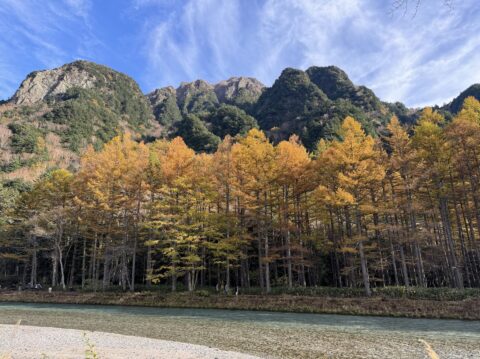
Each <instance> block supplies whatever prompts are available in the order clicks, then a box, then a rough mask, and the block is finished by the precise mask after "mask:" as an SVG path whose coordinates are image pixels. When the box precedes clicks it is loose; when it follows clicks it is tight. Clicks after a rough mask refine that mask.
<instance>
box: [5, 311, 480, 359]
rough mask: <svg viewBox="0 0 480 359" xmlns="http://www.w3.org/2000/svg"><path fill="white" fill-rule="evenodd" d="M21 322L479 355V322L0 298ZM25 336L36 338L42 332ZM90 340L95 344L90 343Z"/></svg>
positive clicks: (249, 350)
mask: <svg viewBox="0 0 480 359" xmlns="http://www.w3.org/2000/svg"><path fill="white" fill-rule="evenodd" d="M20 320H21V325H20V328H21V327H22V326H24V325H26V326H37V327H56V328H66V329H77V330H81V331H88V332H108V333H116V334H122V335H128V336H131V335H134V336H137V337H140V338H139V340H142V338H141V337H148V338H152V339H162V340H166V341H174V342H183V343H190V344H196V345H202V346H207V347H211V348H218V349H220V350H222V351H230V352H237V353H245V354H250V355H255V356H259V357H262V358H272V359H273V358H282V359H319V358H331V359H334V358H335V359H340V358H341V359H347V358H348V359H360V358H361V359H367V358H368V359H383V358H398V359H416V358H419V359H421V358H425V357H426V355H425V348H424V344H423V343H422V342H420V340H425V341H426V342H428V343H430V345H431V346H432V348H433V349H434V350H435V352H437V353H438V355H439V357H440V358H442V359H443V358H449V359H474V358H480V346H479V345H478V343H479V342H480V321H458V320H444V319H409V318H387V317H372V316H362V317H360V316H349V315H331V314H305V313H300V314H299V313H278V312H277V313H275V312H259V311H232V310H221V309H185V308H181V309H178V308H153V307H133V306H120V305H117V306H102V305H66V304H28V303H23V304H22V303H0V324H7V325H9V324H10V325H14V324H15V323H18V322H19V321H20ZM12 331H13V330H12ZM47 334H48V332H47ZM0 338H1V339H2V340H3V339H4V338H6V337H5V336H3V335H0ZM7 338H8V337H7ZM29 338H32V339H29V340H42V339H43V334H42V333H41V332H40V333H39V334H38V335H37V336H29ZM2 340H0V342H1V341H2ZM77 340H78V338H77ZM51 343H52V344H51V347H49V348H50V349H52V350H54V349H55V348H54V346H55V336H52V341H51ZM92 343H93V344H95V345H97V343H96V342H95V341H94V340H92ZM139 348H142V347H141V346H139ZM1 354H2V353H1V352H0V357H1ZM14 357H17V356H14ZM20 357H21V356H20ZM37 357H38V356H37ZM50 357H52V356H50ZM53 357H58V356H53ZM100 357H104V356H100ZM107 357H108V356H107ZM110 357H111V356H110ZM132 357H135V356H132ZM154 357H158V356H154ZM163 357H168V356H163ZM212 358H214V356H212ZM220 358H221V357H220Z"/></svg>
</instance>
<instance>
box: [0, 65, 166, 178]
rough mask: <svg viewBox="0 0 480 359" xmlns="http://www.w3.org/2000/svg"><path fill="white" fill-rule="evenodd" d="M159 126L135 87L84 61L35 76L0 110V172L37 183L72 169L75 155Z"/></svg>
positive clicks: (151, 130)
mask: <svg viewBox="0 0 480 359" xmlns="http://www.w3.org/2000/svg"><path fill="white" fill-rule="evenodd" d="M157 128H158V124H157V122H156V121H154V116H153V113H152V109H151V107H150V104H149V103H148V101H147V99H146V98H145V96H144V95H143V93H142V92H141V90H140V88H139V87H138V85H137V83H136V82H135V81H134V80H133V79H131V78H130V77H128V76H127V75H124V74H122V73H119V72H117V71H114V70H112V69H110V68H108V67H105V66H101V65H98V64H95V63H91V62H87V61H76V62H73V63H70V64H67V65H64V66H61V67H59V68H56V69H52V70H46V71H35V72H32V73H31V74H29V75H28V76H27V77H26V79H25V80H24V81H23V82H22V84H21V85H20V87H19V89H18V90H17V91H16V92H15V94H14V95H13V97H12V98H11V99H10V100H9V101H7V102H5V103H3V104H2V105H0V133H1V135H0V137H2V136H3V139H4V140H3V141H2V142H1V143H0V146H1V155H0V171H2V172H3V177H4V178H10V179H14V178H26V177H28V178H30V177H31V178H35V177H36V176H38V174H39V173H42V172H43V171H45V170H46V169H48V168H52V167H57V166H60V167H67V166H70V165H75V163H76V162H77V159H78V155H79V153H80V152H81V151H82V150H84V149H85V148H86V146H87V145H89V144H92V145H93V146H95V147H97V148H99V147H100V146H101V145H102V144H103V143H105V142H106V141H108V140H110V139H111V138H113V137H114V136H115V135H116V134H118V133H120V132H125V131H130V132H135V133H138V134H141V135H147V134H151V133H155V131H156V129H157Z"/></svg>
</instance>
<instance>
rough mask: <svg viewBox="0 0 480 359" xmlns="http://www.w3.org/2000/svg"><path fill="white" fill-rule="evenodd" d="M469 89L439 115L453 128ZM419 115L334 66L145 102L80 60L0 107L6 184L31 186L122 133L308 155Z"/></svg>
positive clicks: (199, 146)
mask: <svg viewBox="0 0 480 359" xmlns="http://www.w3.org/2000/svg"><path fill="white" fill-rule="evenodd" d="M479 86H480V85H473V86H471V87H470V88H469V89H467V90H466V91H464V92H463V93H462V94H460V96H459V97H458V98H456V99H455V100H453V101H452V103H450V104H447V105H444V106H443V107H441V108H440V107H436V108H437V109H439V110H440V111H441V112H442V113H443V114H444V115H445V117H446V118H447V119H449V118H451V117H452V114H455V113H456V112H458V110H459V108H460V106H461V104H462V103H463V100H464V99H465V98H466V97H468V96H474V97H476V98H480V91H479ZM419 113H420V110H418V109H408V108H407V107H405V106H404V105H403V104H401V103H398V102H397V103H394V104H391V103H386V102H383V101H381V100H380V99H379V98H378V97H377V96H376V95H375V94H374V92H373V91H372V90H370V89H368V88H366V87H364V86H357V85H355V84H353V83H352V81H351V80H350V79H349V78H348V76H347V74H346V73H345V72H344V71H342V70H341V69H339V68H338V67H335V66H328V67H316V66H313V67H310V68H309V69H307V70H306V71H302V70H297V69H292V68H287V69H285V70H284V71H283V72H282V73H281V74H280V76H279V78H278V79H277V80H276V81H275V82H274V84H273V85H272V86H271V87H265V86H264V85H263V84H262V83H261V82H260V81H258V80H256V79H254V78H250V77H232V78H230V79H228V80H225V81H220V82H219V83H217V84H209V83H207V82H206V81H203V80H196V81H193V82H190V83H182V84H180V86H179V87H178V88H174V87H171V86H170V87H164V88H161V89H157V90H155V91H153V92H151V93H149V94H147V95H143V94H142V92H141V91H140V89H139V87H138V85H137V83H136V82H135V81H134V80H133V79H131V78H130V77H128V76H127V75H124V74H121V73H119V72H117V71H114V70H112V69H110V68H108V67H105V66H101V65H98V64H95V63H91V62H87V61H76V62H73V63H71V64H66V65H64V66H61V67H59V68H56V69H52V70H45V71H36V72H33V73H31V74H29V75H28V76H27V78H26V79H25V80H24V81H23V82H22V84H21V85H20V87H19V89H18V90H17V92H16V93H15V94H14V95H13V97H12V98H11V99H9V100H7V101H3V102H1V103H0V176H1V178H2V180H3V181H5V180H6V181H10V180H21V181H27V182H29V181H32V180H34V179H36V178H38V177H39V176H40V175H41V174H42V173H45V172H46V171H48V170H49V169H53V168H57V167H62V168H69V167H71V168H75V167H76V166H77V165H78V155H79V154H80V153H82V152H83V151H84V150H85V149H86V147H87V145H89V144H92V145H93V146H94V147H95V148H97V149H99V148H101V146H102V145H103V143H105V142H106V141H108V140H110V139H111V138H112V137H114V136H115V135H116V134H118V133H123V132H126V131H128V132H131V133H135V134H136V136H137V137H139V138H142V137H143V138H144V139H146V140H153V139H155V138H159V137H166V138H173V137H175V136H181V137H183V138H184V140H185V142H186V143H187V145H189V146H190V147H192V148H193V149H195V150H196V151H206V152H213V151H214V150H215V149H216V148H217V146H218V144H219V143H220V141H221V139H222V138H223V137H225V136H226V135H230V136H236V135H244V134H245V133H246V132H247V131H248V130H249V129H251V128H255V127H257V128H260V129H262V130H263V131H265V132H266V134H267V136H268V137H269V138H270V139H271V140H272V141H274V142H278V141H280V140H283V139H288V138H289V136H290V135H292V134H296V135H298V136H299V138H300V140H301V141H302V143H303V144H304V145H305V146H306V148H307V149H309V150H313V149H315V147H316V145H317V143H318V140H319V139H321V138H325V139H332V138H335V137H336V136H338V135H337V133H338V129H339V127H340V124H341V121H342V120H343V119H344V118H345V117H346V116H353V117H354V118H356V119H357V120H358V121H360V123H362V126H363V128H364V129H365V130H366V131H367V133H369V134H372V135H374V136H375V135H376V134H377V133H381V132H382V131H383V130H384V128H385V124H386V123H387V122H388V120H389V119H390V118H391V116H392V115H396V116H397V117H398V118H399V119H400V121H401V122H402V123H405V124H410V125H411V124H413V123H414V122H415V121H416V119H417V118H418V116H419Z"/></svg>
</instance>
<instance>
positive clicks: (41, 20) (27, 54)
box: [0, 0, 95, 97]
mask: <svg viewBox="0 0 480 359" xmlns="http://www.w3.org/2000/svg"><path fill="white" fill-rule="evenodd" d="M90 8H91V0H61V1H60V0H57V1H52V2H39V1H35V0H22V1H16V0H3V1H2V2H1V3H0V32H1V33H2V37H1V38H0V49H5V51H1V52H0V64H3V66H2V67H1V68H0V83H2V87H1V89H0V91H1V95H3V97H7V96H10V95H11V94H12V93H13V92H14V91H15V89H16V88H17V87H18V85H19V81H20V80H21V79H22V78H24V77H25V75H26V73H24V72H23V71H25V68H27V69H29V71H32V70H37V69H41V68H42V67H43V68H51V67H55V66H59V65H62V64H63V63H65V62H68V61H71V60H72V59H75V58H77V57H80V56H82V55H83V56H85V55H86V54H87V53H88V51H87V50H85V48H86V47H90V45H89V44H94V43H95V36H94V33H93V30H92V27H91V26H90V24H89V11H90ZM84 44H87V45H84ZM90 48H92V49H93V48H94V46H91V47H90ZM81 54H82V55H81ZM32 66H35V67H32ZM39 66H40V67H39ZM5 95H6V96H5Z"/></svg>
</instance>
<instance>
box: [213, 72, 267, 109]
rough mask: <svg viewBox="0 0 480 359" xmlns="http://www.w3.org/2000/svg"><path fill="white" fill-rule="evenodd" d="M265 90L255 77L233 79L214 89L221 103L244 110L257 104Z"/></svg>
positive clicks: (220, 83) (221, 83) (218, 84)
mask: <svg viewBox="0 0 480 359" xmlns="http://www.w3.org/2000/svg"><path fill="white" fill-rule="evenodd" d="M264 89H265V85H263V84H262V83H261V82H260V81H258V80H257V79H255V78H253V77H231V78H229V79H228V80H224V81H220V82H219V83H217V84H216V85H215V87H214V90H215V94H216V95H217V98H218V100H219V101H220V102H221V103H227V104H231V105H236V106H238V107H240V108H244V109H245V108H248V107H249V106H252V105H253V104H254V103H256V102H257V100H258V98H259V97H260V95H261V94H262V92H263V90H264Z"/></svg>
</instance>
